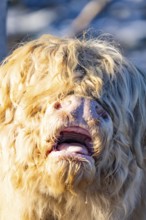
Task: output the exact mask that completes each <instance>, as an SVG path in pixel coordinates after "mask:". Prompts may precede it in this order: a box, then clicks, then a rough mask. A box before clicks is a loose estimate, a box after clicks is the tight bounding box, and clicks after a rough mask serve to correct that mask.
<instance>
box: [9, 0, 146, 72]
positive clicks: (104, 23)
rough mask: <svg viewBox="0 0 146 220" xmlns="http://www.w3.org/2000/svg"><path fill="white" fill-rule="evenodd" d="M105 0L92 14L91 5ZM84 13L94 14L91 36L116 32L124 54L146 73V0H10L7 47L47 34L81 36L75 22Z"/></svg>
mask: <svg viewBox="0 0 146 220" xmlns="http://www.w3.org/2000/svg"><path fill="white" fill-rule="evenodd" d="M103 1H104V3H105V4H104V6H103V7H101V8H100V10H99V11H98V10H97V12H96V13H95V15H94V16H93V14H92V13H93V10H90V9H89V7H90V6H89V4H90V3H91V2H96V4H97V5H98V6H99V7H100V6H101V5H102V3H103ZM88 6H89V7H88ZM85 8H88V9H87V10H88V11H87V12H86V11H85ZM82 12H84V15H83V16H84V17H85V18H88V16H89V18H90V16H91V17H92V19H90V20H91V21H90V22H89V21H88V19H87V24H86V26H87V29H88V30H90V32H91V33H92V35H100V34H103V33H109V34H111V35H113V37H114V38H115V40H116V41H117V42H119V43H120V47H121V48H122V53H123V54H124V55H125V56H127V57H129V58H130V60H131V61H132V62H133V63H135V64H136V65H137V66H138V67H139V68H141V69H142V70H144V71H145V72H146V0H90V1H89V0H9V2H8V14H7V36H8V50H9V51H11V50H12V49H13V48H15V47H17V46H18V44H19V43H21V42H23V41H28V40H30V39H33V38H36V37H38V36H40V35H42V34H45V33H47V34H54V35H57V36H71V35H72V36H73V35H76V36H80V34H81V33H82V29H83V30H84V28H82V22H81V24H79V30H78V31H76V32H73V31H72V25H73V23H74V21H76V20H77V18H78V17H79V16H81V14H82ZM84 20H85V19H84ZM77 21H78V20H77ZM88 23H89V24H88Z"/></svg>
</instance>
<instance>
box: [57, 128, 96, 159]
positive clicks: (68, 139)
mask: <svg viewBox="0 0 146 220" xmlns="http://www.w3.org/2000/svg"><path fill="white" fill-rule="evenodd" d="M54 151H61V152H64V153H68V154H82V155H87V156H91V155H92V138H91V135H90V133H89V131H88V130H86V129H84V128H81V127H78V126H74V127H66V128H64V129H63V130H61V131H60V135H59V137H58V141H57V143H56V145H55V147H54Z"/></svg>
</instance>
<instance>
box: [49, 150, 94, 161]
mask: <svg viewBox="0 0 146 220" xmlns="http://www.w3.org/2000/svg"><path fill="white" fill-rule="evenodd" d="M48 156H49V157H53V158H58V159H65V158H75V159H77V160H88V161H90V160H93V158H92V157H91V156H90V155H86V154H82V153H79V152H67V151H55V150H54V151H51V152H50V154H49V155H48Z"/></svg>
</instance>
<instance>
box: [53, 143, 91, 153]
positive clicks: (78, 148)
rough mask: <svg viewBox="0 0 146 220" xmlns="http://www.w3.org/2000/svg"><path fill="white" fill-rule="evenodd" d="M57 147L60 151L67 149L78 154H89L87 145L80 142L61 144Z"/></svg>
mask: <svg viewBox="0 0 146 220" xmlns="http://www.w3.org/2000/svg"><path fill="white" fill-rule="evenodd" d="M57 149H58V150H59V151H66V152H70V153H77V154H83V155H88V154H89V153H88V150H87V148H86V146H84V145H82V144H80V143H74V142H72V143H62V144H59V145H58V147H57Z"/></svg>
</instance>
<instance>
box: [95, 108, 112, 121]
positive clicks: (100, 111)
mask: <svg viewBox="0 0 146 220" xmlns="http://www.w3.org/2000/svg"><path fill="white" fill-rule="evenodd" d="M96 112H97V114H98V115H99V117H101V118H103V119H104V120H107V119H108V118H109V115H108V113H107V112H106V111H105V110H104V109H102V108H99V107H97V106H96Z"/></svg>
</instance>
